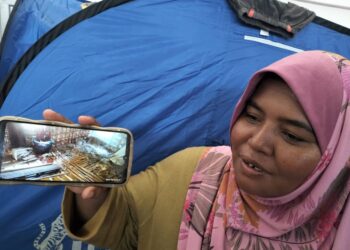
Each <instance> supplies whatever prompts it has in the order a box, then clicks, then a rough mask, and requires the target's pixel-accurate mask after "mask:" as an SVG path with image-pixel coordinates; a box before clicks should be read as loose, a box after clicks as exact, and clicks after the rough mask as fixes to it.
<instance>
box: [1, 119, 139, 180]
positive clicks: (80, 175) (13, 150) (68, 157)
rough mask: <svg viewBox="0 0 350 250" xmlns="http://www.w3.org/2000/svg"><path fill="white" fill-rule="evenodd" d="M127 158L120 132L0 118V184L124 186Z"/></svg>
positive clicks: (129, 144)
mask: <svg viewBox="0 0 350 250" xmlns="http://www.w3.org/2000/svg"><path fill="white" fill-rule="evenodd" d="M132 154H133V136H132V133H131V132H130V131H129V130H127V129H124V128H103V127H97V126H80V125H77V124H66V123H62V122H53V121H36V120H30V119H26V118H21V117H13V116H4V117H0V184H13V183H15V184H17V183H28V184H42V185H59V184H64V185H81V186H84V185H85V186H86V185H96V186H108V187H111V186H116V185H123V184H125V183H126V182H127V180H128V178H129V176H130V172H131V164H132Z"/></svg>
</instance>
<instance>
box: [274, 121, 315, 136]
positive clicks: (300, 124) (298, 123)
mask: <svg viewBox="0 0 350 250" xmlns="http://www.w3.org/2000/svg"><path fill="white" fill-rule="evenodd" d="M280 120H281V121H282V122H285V123H288V124H290V125H292V126H295V127H298V128H302V129H305V130H306V131H308V132H310V133H312V134H314V131H313V129H312V128H311V127H310V125H309V124H307V123H305V122H302V121H298V120H292V119H286V118H282V119H280Z"/></svg>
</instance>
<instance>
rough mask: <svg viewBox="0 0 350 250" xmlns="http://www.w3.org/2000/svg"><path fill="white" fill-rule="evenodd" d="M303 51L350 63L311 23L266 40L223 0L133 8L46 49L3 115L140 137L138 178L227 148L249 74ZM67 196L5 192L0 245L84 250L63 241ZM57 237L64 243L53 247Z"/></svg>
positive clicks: (47, 191) (152, 1)
mask: <svg viewBox="0 0 350 250" xmlns="http://www.w3.org/2000/svg"><path fill="white" fill-rule="evenodd" d="M31 1H42V0H31ZM46 1H49V0H46ZM55 1H58V0H55ZM61 1H62V0H61ZM24 2H27V0H24ZM38 16H41V15H38ZM23 25H26V23H23ZM305 49H324V50H330V51H334V52H338V53H341V54H344V55H345V56H347V57H350V36H347V35H345V34H340V33H338V32H337V31H334V30H331V29H329V28H325V27H323V26H321V25H318V24H315V23H310V24H309V25H308V26H307V27H305V28H304V29H303V30H302V31H301V32H300V33H299V34H297V36H296V37H295V38H293V39H283V38H281V37H278V36H275V35H273V34H271V35H270V36H268V37H264V36H261V35H260V30H259V29H256V28H252V27H248V26H244V25H242V24H241V23H240V22H238V20H237V18H236V16H235V14H234V12H233V11H232V10H231V9H230V8H229V6H228V5H227V2H226V0H201V1H199V0H197V1H189V0H172V1H169V0H148V1H142V0H139V1H134V2H132V3H130V4H126V5H123V6H121V7H118V8H113V9H111V10H109V11H106V12H104V13H101V14H100V15H98V16H96V17H94V18H91V19H89V20H88V21H84V22H81V23H79V24H78V25H76V26H75V27H74V28H72V29H70V30H69V31H67V32H65V33H64V34H63V35H62V36H60V37H59V38H58V39H56V40H54V41H53V42H52V43H51V44H50V45H49V46H47V47H45V48H44V49H43V51H42V52H41V53H40V54H39V55H38V56H37V57H35V58H34V60H33V61H32V62H31V63H30V64H29V66H28V68H27V69H26V70H25V71H24V72H23V73H22V75H20V77H19V78H18V79H17V81H16V83H15V84H14V88H13V89H12V90H11V91H10V93H9V95H8V96H7V98H6V101H5V103H4V105H3V106H2V107H1V108H0V115H8V114H11V115H21V116H25V117H29V118H36V119H40V118H41V112H42V110H43V108H46V107H52V108H54V109H57V110H58V111H60V112H63V113H64V114H66V115H67V116H68V117H69V118H72V119H75V118H76V116H77V115H78V114H81V113H88V114H92V115H95V116H97V117H98V119H99V121H100V122H101V123H102V124H103V125H108V126H119V125H120V126H124V127H128V128H130V129H131V130H132V132H134V135H135V138H136V150H135V158H136V161H135V163H134V171H141V170H142V169H144V168H145V167H146V165H147V164H151V163H154V162H156V161H157V160H159V159H161V158H163V157H165V156H166V155H168V154H171V153H172V152H174V151H176V150H179V149H181V148H183V147H187V146H195V145H219V144H228V134H227V128H228V126H229V120H230V115H231V111H232V108H233V106H234V104H235V102H236V101H237V99H238V97H239V95H240V93H241V91H242V89H243V88H244V86H245V83H246V82H247V80H248V77H249V76H250V74H251V73H252V72H253V71H254V70H256V69H257V68H260V67H262V66H265V65H266V64H269V63H270V62H272V61H274V60H277V59H279V58H281V57H284V56H286V55H289V54H291V53H294V52H295V51H298V50H305ZM101 56H102V57H101ZM103 56H105V57H103ZM66 73H68V74H66ZM61 196H62V187H34V186H1V187H0V203H1V204H2V209H1V210H0V228H6V230H2V234H1V236H0V246H5V247H3V248H4V249H22V250H27V249H33V246H34V247H35V249H54V248H56V249H64V250H67V249H74V250H76V249H79V250H80V249H86V247H84V246H82V245H81V242H74V241H72V240H70V239H68V238H67V237H66V235H65V232H64V230H63V226H62V221H61V217H60V199H61ZM13 197H15V199H14V198H13ZM51 224H52V225H51ZM57 228H58V229H57ZM51 232H58V233H59V234H61V235H58V236H60V237H57V239H58V240H56V241H55V242H54V244H55V245H54V247H52V248H49V247H48V246H47V245H45V244H47V242H45V240H46V241H48V239H55V238H54V237H53V236H52V235H50V233H51ZM50 237H51V238H50ZM92 248H93V247H92V246H90V247H89V248H88V249H92Z"/></svg>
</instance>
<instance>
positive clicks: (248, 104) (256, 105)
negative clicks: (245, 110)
mask: <svg viewBox="0 0 350 250" xmlns="http://www.w3.org/2000/svg"><path fill="white" fill-rule="evenodd" d="M248 106H250V107H253V108H255V109H257V110H259V111H260V112H263V110H262V109H261V108H260V107H259V105H258V104H257V103H256V102H254V101H253V100H249V101H248V102H247V106H246V107H248Z"/></svg>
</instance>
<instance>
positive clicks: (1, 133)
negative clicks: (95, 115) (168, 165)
mask: <svg viewBox="0 0 350 250" xmlns="http://www.w3.org/2000/svg"><path fill="white" fill-rule="evenodd" d="M9 122H13V123H22V124H23V123H26V124H36V125H44V126H51V127H66V128H72V129H83V130H94V131H107V132H117V133H123V134H126V138H127V142H126V143H127V144H126V145H127V147H126V158H127V159H125V162H126V164H125V169H124V172H125V173H124V175H123V180H122V181H118V182H115V181H114V182H113V181H107V180H106V181H104V182H81V181H42V180H25V179H0V184H3V183H12V184H13V183H14V184H17V183H18V184H20V183H22V184H23V183H28V184H38V185H45V184H47V185H79V186H80V185H81V186H86V185H96V186H118V185H124V184H125V183H126V182H127V181H128V178H129V176H130V172H131V163H132V153H133V137H132V134H131V132H130V131H128V130H127V129H123V128H112V127H97V126H80V125H77V124H67V123H62V122H54V121H36V120H30V119H26V118H20V117H15V118H9V119H4V118H3V119H1V120H0V129H1V130H0V157H1V159H0V173H1V170H2V168H1V166H2V160H3V154H4V150H3V149H4V148H3V147H4V138H5V129H6V125H7V123H9Z"/></svg>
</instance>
